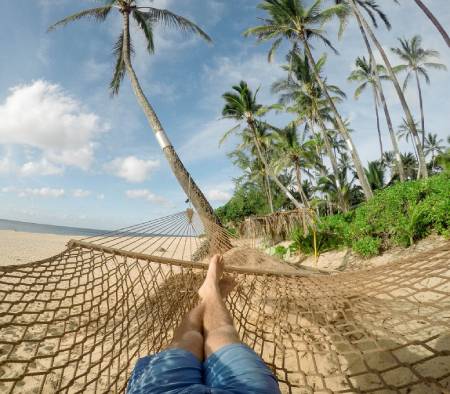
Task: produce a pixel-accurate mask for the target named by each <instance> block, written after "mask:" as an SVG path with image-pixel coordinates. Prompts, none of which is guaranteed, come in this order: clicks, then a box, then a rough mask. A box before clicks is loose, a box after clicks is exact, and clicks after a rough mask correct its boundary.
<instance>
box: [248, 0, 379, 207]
mask: <svg viewBox="0 0 450 394" xmlns="http://www.w3.org/2000/svg"><path fill="white" fill-rule="evenodd" d="M323 3H324V0H315V1H314V2H313V4H312V5H311V6H310V7H305V4H304V0H263V1H262V2H261V3H260V4H259V6H258V7H259V8H261V9H262V10H264V11H265V12H266V13H267V14H268V16H267V17H265V18H264V19H263V22H264V23H263V24H262V25H260V26H256V27H253V28H250V29H248V30H247V31H246V32H245V33H244V34H245V35H247V36H248V35H255V36H256V37H257V39H258V41H259V42H262V41H273V42H272V46H271V48H270V50H269V55H268V56H269V60H270V59H271V58H272V56H273V53H274V52H275V50H276V49H277V48H278V47H279V46H280V44H281V43H282V42H283V40H287V41H288V42H289V43H290V44H291V45H292V51H293V52H297V51H298V48H299V47H300V46H302V47H303V49H304V52H305V55H306V57H307V58H308V61H309V63H310V66H311V70H312V72H313V75H314V77H315V78H316V80H317V83H318V84H319V86H320V88H321V89H322V91H323V94H324V97H325V99H326V100H327V101H328V104H329V106H330V108H331V110H332V112H333V115H334V117H335V118H336V121H337V123H338V126H339V132H340V133H341V134H342V137H343V138H344V139H345V142H346V143H347V145H348V146H349V149H350V151H351V154H352V158H353V163H354V165H355V169H356V172H357V174H358V179H359V182H360V183H361V186H362V188H363V190H364V194H365V196H366V199H369V198H371V197H372V190H371V188H370V185H369V183H368V181H367V177H366V174H365V172H364V168H363V166H362V163H361V160H360V157H359V154H358V152H357V150H356V147H355V145H354V143H353V140H352V137H351V136H350V133H349V132H348V130H347V129H346V127H345V125H344V122H343V120H342V118H341V116H340V115H339V112H338V110H337V108H336V105H335V103H334V102H333V100H332V99H331V97H330V94H329V92H328V90H327V88H326V86H325V84H324V81H323V80H322V78H321V77H320V75H318V74H317V72H316V62H315V60H314V57H313V54H312V52H311V47H310V42H311V40H314V39H316V40H319V41H321V42H322V43H324V44H325V45H327V46H328V47H330V48H331V49H333V50H334V51H336V50H335V49H334V47H333V45H332V44H331V42H330V41H329V40H328V38H327V37H326V36H325V32H324V30H323V29H322V27H323V25H324V23H326V22H328V21H330V20H331V19H332V18H333V17H337V16H341V15H342V14H344V13H346V12H347V7H345V6H343V5H335V6H331V7H328V8H325V9H324V8H323Z"/></svg>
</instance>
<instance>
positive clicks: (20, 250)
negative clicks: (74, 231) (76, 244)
mask: <svg viewBox="0 0 450 394" xmlns="http://www.w3.org/2000/svg"><path fill="white" fill-rule="evenodd" d="M76 238H78V239H79V238H82V237H74V236H71V235H56V234H43V233H27V232H21V231H13V230H0V266H5V265H11V264H25V263H29V262H32V261H36V260H42V259H45V258H47V257H50V256H53V255H55V254H58V253H60V252H62V251H63V250H64V249H65V248H66V244H67V242H69V241H70V240H71V239H76Z"/></svg>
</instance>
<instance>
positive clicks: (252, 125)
mask: <svg viewBox="0 0 450 394" xmlns="http://www.w3.org/2000/svg"><path fill="white" fill-rule="evenodd" d="M247 123H248V126H249V128H250V130H251V131H252V133H253V139H254V140H255V146H256V150H257V152H258V155H259V159H260V160H261V162H262V163H263V164H264V168H265V169H266V173H267V174H269V176H270V177H271V178H272V180H273V181H274V182H275V183H276V184H277V186H278V187H279V188H280V189H281V190H282V191H283V193H284V194H285V195H286V197H287V198H289V200H291V201H292V203H293V204H294V206H295V207H296V208H297V209H301V208H303V207H302V205H301V204H300V203H299V202H298V201H297V200H296V199H295V197H294V196H293V195H292V193H291V192H290V191H289V190H288V188H287V187H286V186H284V185H283V184H282V183H281V182H280V180H279V179H278V177H277V176H276V175H275V174H274V173H273V172H272V171H271V170H270V167H269V164H268V163H267V160H266V159H265V157H264V155H263V154H262V150H261V146H260V145H259V141H258V136H257V134H256V126H255V121H254V119H252V118H251V117H247Z"/></svg>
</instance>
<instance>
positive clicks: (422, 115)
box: [415, 70, 425, 146]
mask: <svg viewBox="0 0 450 394" xmlns="http://www.w3.org/2000/svg"><path fill="white" fill-rule="evenodd" d="M415 74H416V83H417V90H418V91H419V105H420V125H421V126H422V146H425V116H424V113H423V99H422V89H421V87H420V81H419V74H418V73H417V70H416V71H415Z"/></svg>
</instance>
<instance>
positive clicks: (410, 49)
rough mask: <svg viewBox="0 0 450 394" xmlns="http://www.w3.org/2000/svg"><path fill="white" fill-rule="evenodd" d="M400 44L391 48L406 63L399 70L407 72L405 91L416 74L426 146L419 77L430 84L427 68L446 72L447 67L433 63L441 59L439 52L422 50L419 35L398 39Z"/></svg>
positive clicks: (423, 139) (423, 140) (423, 136)
mask: <svg viewBox="0 0 450 394" xmlns="http://www.w3.org/2000/svg"><path fill="white" fill-rule="evenodd" d="M398 40H399V42H400V47H399V48H391V51H392V52H394V53H395V54H396V55H397V56H398V57H400V59H401V60H402V61H403V62H405V64H401V65H400V66H398V67H397V68H398V69H399V70H405V71H406V72H407V74H406V77H405V81H404V82H403V89H404V90H405V89H406V88H407V86H408V82H409V81H410V79H411V76H412V75H413V74H414V76H415V78H416V84H417V91H418V93H419V105H420V117H421V126H422V145H424V144H425V116H424V111H423V98H422V88H421V86H420V78H419V75H421V76H422V77H424V79H425V82H426V83H427V84H429V83H430V77H429V75H428V73H427V68H433V69H436V70H446V69H447V67H445V65H443V64H441V63H435V62H431V61H430V58H437V57H439V52H438V51H435V50H433V49H423V48H422V38H421V37H420V36H419V35H415V36H414V37H413V38H412V39H411V40H407V39H401V38H399V39H398Z"/></svg>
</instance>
